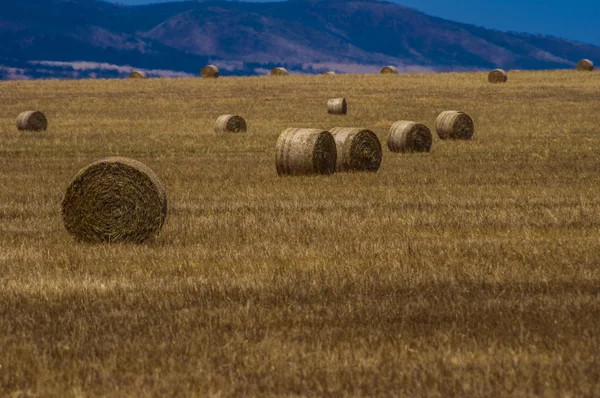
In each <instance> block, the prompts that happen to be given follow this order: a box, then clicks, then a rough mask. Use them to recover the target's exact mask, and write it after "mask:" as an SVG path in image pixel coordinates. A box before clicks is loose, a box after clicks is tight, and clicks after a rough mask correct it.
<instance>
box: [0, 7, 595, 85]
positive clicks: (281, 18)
mask: <svg viewBox="0 0 600 398" xmlns="http://www.w3.org/2000/svg"><path fill="white" fill-rule="evenodd" d="M0 38H1V39H2V42H3V43H6V44H5V46H3V47H2V48H0V65H1V66H0V77H2V78H27V77H89V76H91V75H90V74H92V73H93V74H94V75H93V77H114V76H122V75H124V74H125V72H124V69H123V67H124V66H127V67H130V68H140V69H147V70H160V71H176V72H177V73H181V74H191V75H197V73H198V71H199V70H200V68H201V67H202V66H203V65H204V64H206V63H208V62H212V63H217V64H219V66H220V67H222V72H223V74H225V75H226V74H233V75H236V74H237V75H242V74H260V73H264V72H265V71H266V70H268V69H269V68H271V67H273V66H275V65H283V66H286V67H288V68H289V69H291V70H293V71H297V72H304V73H313V72H318V71H321V70H325V69H336V70H338V71H340V72H349V73H360V72H374V71H377V70H378V69H379V68H380V67H381V66H382V65H383V64H394V65H397V66H398V67H399V69H400V70H403V71H453V70H481V69H490V68H496V67H502V68H505V69H560V68H572V67H574V65H575V64H576V62H577V61H578V60H579V59H581V58H590V59H600V47H596V46H593V45H590V44H585V43H579V42H575V41H572V40H564V39H560V38H555V37H551V36H542V35H531V34H523V33H514V32H501V31H498V30H491V29H486V28H482V27H477V26H474V25H469V24H464V23H459V22H453V21H448V20H445V19H442V18H439V17H432V16H429V15H426V14H424V13H421V12H419V11H416V10H414V9H411V8H408V7H404V6H402V5H398V4H395V3H390V2H387V1H381V0H377V1H369V0H329V1H324V0H288V1H282V2H270V3H244V2H235V1H222V0H207V1H181V2H175V3H157V4H148V5H138V6H124V5H118V4H112V3H107V2H103V1H97V0H19V2H18V3H16V2H15V3H11V4H9V5H8V6H7V7H4V8H3V9H0ZM36 62H38V63H39V62H54V63H60V64H61V65H63V66H61V67H58V66H57V67H55V68H54V69H55V70H53V69H52V68H50V69H48V68H49V66H48V65H46V66H47V67H46V68H44V69H45V70H43V71H40V68H39V67H38V66H39V64H35V63H36ZM76 62H80V65H79V66H80V67H81V62H86V63H91V64H93V63H102V64H104V65H105V66H106V65H115V68H116V69H114V71H112V72H111V71H109V70H107V69H106V67H105V68H104V69H98V70H96V71H92V69H90V70H88V72H84V70H83V69H79V72H78V73H73V70H74V69H73V68H71V69H73V70H71V69H69V68H68V67H65V63H67V64H68V63H76ZM36 65H37V66H36ZM7 68H8V69H11V68H12V69H15V68H16V69H18V70H19V71H22V76H21V77H19V76H14V73H13V74H12V75H11V76H7V73H6V72H4V73H3V72H2V71H3V70H5V69H7ZM65 68H66V69H65ZM12 69H11V70H12ZM117 69H118V71H117ZM163 74H164V73H163ZM17 75H18V74H17ZM75 75H76V76H75ZM88 75H89V76H88ZM156 75H161V74H160V73H158V72H157V73H156Z"/></svg>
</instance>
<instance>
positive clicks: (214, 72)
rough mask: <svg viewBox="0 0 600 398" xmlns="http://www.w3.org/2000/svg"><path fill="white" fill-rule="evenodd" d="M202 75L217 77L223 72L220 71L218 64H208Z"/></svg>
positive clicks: (201, 72)
mask: <svg viewBox="0 0 600 398" xmlns="http://www.w3.org/2000/svg"><path fill="white" fill-rule="evenodd" d="M200 76H202V77H208V78H212V79H216V78H217V77H219V76H221V72H219V68H217V66H216V65H206V66H205V67H204V68H202V70H201V71H200Z"/></svg>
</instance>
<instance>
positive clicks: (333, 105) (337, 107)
mask: <svg viewBox="0 0 600 398" xmlns="http://www.w3.org/2000/svg"><path fill="white" fill-rule="evenodd" d="M347 112H348V104H347V103H346V98H332V99H330V100H329V101H327V113H329V114H330V115H345V114H346V113H347Z"/></svg>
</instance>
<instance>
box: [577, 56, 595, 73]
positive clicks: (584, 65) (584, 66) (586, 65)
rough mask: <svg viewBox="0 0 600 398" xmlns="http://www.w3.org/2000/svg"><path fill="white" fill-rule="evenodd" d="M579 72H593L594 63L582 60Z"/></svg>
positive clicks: (578, 65) (578, 68)
mask: <svg viewBox="0 0 600 398" xmlns="http://www.w3.org/2000/svg"><path fill="white" fill-rule="evenodd" d="M577 70H582V71H593V70H594V63H593V62H592V61H590V60H589V59H582V60H581V61H579V62H578V63H577Z"/></svg>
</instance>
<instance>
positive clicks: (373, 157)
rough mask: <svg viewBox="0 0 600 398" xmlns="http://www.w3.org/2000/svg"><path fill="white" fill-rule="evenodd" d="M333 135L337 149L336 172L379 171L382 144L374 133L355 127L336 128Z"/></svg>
mask: <svg viewBox="0 0 600 398" xmlns="http://www.w3.org/2000/svg"><path fill="white" fill-rule="evenodd" d="M331 134H333V138H334V139H335V145H336V149H337V162H336V167H335V170H336V171H371V172H376V171H377V170H379V166H380V165H381V143H380V142H379V138H377V135H375V133H374V132H372V131H371V130H367V129H362V128H355V127H335V128H333V129H331Z"/></svg>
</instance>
